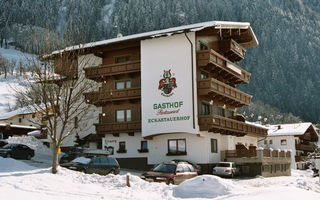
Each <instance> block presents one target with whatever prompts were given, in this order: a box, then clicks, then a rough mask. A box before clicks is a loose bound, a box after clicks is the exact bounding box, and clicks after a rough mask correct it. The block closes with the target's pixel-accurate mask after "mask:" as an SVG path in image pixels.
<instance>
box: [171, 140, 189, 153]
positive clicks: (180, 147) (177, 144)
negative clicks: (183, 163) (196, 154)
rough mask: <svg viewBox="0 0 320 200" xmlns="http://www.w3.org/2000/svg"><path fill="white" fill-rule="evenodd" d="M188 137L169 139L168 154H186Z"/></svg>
mask: <svg viewBox="0 0 320 200" xmlns="http://www.w3.org/2000/svg"><path fill="white" fill-rule="evenodd" d="M186 154H187V152H186V139H171V140H168V153H167V155H186Z"/></svg>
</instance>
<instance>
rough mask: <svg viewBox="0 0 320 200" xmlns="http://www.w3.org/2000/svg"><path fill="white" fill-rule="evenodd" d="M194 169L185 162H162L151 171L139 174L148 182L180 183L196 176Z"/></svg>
mask: <svg viewBox="0 0 320 200" xmlns="http://www.w3.org/2000/svg"><path fill="white" fill-rule="evenodd" d="M197 175H198V174H197V172H196V170H195V169H194V168H193V166H192V165H190V164H189V163H187V162H178V163H176V162H173V161H171V162H164V163H161V164H159V165H157V166H156V167H155V168H153V169H152V170H151V171H148V172H144V173H142V174H141V176H140V177H141V178H142V179H143V180H146V181H149V182H165V183H167V184H180V183H181V182H183V181H185V180H187V179H190V178H193V177H195V176H197Z"/></svg>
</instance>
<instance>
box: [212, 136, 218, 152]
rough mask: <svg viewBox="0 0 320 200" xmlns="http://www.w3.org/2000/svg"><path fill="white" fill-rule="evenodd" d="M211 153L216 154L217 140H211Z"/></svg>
mask: <svg viewBox="0 0 320 200" xmlns="http://www.w3.org/2000/svg"><path fill="white" fill-rule="evenodd" d="M211 153H218V141H217V139H211Z"/></svg>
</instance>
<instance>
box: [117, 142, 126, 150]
mask: <svg viewBox="0 0 320 200" xmlns="http://www.w3.org/2000/svg"><path fill="white" fill-rule="evenodd" d="M117 153H127V150H126V142H119V150H118V151H117Z"/></svg>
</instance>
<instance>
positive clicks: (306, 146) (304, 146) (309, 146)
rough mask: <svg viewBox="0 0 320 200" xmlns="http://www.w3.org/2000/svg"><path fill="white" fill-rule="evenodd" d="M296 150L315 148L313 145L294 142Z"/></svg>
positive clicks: (311, 149)
mask: <svg viewBox="0 0 320 200" xmlns="http://www.w3.org/2000/svg"><path fill="white" fill-rule="evenodd" d="M296 150H300V151H307V152H313V151H314V150H315V148H314V146H313V145H307V144H296Z"/></svg>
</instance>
